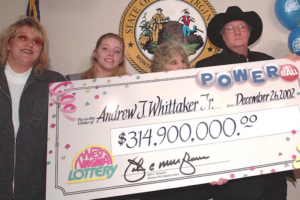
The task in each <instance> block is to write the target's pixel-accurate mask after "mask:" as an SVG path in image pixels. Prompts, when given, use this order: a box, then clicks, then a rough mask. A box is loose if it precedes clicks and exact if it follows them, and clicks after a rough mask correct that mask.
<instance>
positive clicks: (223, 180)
mask: <svg viewBox="0 0 300 200" xmlns="http://www.w3.org/2000/svg"><path fill="white" fill-rule="evenodd" d="M227 182H228V180H227V179H225V178H224V179H223V178H220V179H219V181H218V182H216V181H214V182H211V183H210V184H211V185H224V184H226V183H227Z"/></svg>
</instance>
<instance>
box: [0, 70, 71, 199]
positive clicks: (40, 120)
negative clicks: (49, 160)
mask: <svg viewBox="0 0 300 200" xmlns="http://www.w3.org/2000/svg"><path fill="white" fill-rule="evenodd" d="M61 81H66V79H65V78H64V76H62V75H61V74H59V73H57V72H54V71H49V70H45V71H44V72H43V74H42V75H41V76H35V75H34V69H33V70H32V72H31V74H30V76H29V77H28V80H27V82H26V84H25V87H24V90H23V93H22V95H21V99H20V107H19V119H20V126H19V130H18V134H17V139H16V173H15V200H29V199H30V200H43V199H45V189H46V151H47V124H48V95H49V92H48V91H49V83H51V82H61ZM0 141H1V144H0V172H1V175H0V177H1V178H0V199H1V200H10V199H12V181H13V168H14V127H13V122H12V105H11V97H10V92H9V87H8V83H7V80H6V76H5V73H4V67H0Z"/></svg>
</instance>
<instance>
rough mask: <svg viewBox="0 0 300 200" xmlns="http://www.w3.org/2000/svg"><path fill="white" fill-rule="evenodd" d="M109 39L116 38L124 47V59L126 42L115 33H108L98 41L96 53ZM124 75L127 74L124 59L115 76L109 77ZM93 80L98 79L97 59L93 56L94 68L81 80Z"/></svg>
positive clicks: (85, 73) (86, 72)
mask: <svg viewBox="0 0 300 200" xmlns="http://www.w3.org/2000/svg"><path fill="white" fill-rule="evenodd" d="M108 38H115V39H117V40H118V41H119V42H120V43H121V44H122V47H123V48H122V55H123V57H124V49H125V45H124V41H123V39H122V38H121V37H120V36H119V35H117V34H114V33H106V34H104V35H102V36H101V37H100V38H99V39H98V41H97V44H96V47H95V49H94V51H96V50H97V48H98V47H99V46H100V45H101V44H102V42H104V41H105V40H106V39H108ZM124 74H126V69H125V61H124V59H123V61H122V62H121V63H120V64H119V68H118V71H117V72H116V73H114V74H111V75H110V76H109V77H112V76H118V75H124ZM92 78H97V59H96V58H95V57H94V56H92V66H91V67H90V68H89V69H88V70H87V71H85V72H84V74H83V75H82V77H81V79H92Z"/></svg>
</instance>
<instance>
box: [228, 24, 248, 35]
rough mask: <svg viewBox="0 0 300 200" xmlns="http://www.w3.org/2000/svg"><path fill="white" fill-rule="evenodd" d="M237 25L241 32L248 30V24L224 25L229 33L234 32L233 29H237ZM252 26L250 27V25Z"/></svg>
mask: <svg viewBox="0 0 300 200" xmlns="http://www.w3.org/2000/svg"><path fill="white" fill-rule="evenodd" d="M236 27H237V28H238V29H239V31H241V32H245V31H247V30H248V27H249V26H248V25H246V24H240V25H238V26H233V25H230V26H225V27H224V30H225V31H227V32H228V33H233V31H234V30H235V29H236ZM249 28H250V27H249Z"/></svg>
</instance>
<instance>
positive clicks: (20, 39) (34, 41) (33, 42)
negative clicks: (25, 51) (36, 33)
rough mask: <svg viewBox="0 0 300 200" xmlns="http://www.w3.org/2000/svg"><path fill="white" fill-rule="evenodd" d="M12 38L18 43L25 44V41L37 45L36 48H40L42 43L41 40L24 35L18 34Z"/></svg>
mask: <svg viewBox="0 0 300 200" xmlns="http://www.w3.org/2000/svg"><path fill="white" fill-rule="evenodd" d="M13 37H16V38H18V39H19V41H20V42H27V41H29V40H31V42H32V44H34V45H37V46H42V45H43V43H44V42H43V40H42V39H40V38H29V37H28V36H27V35H24V34H18V35H15V36H13ZM13 37H12V38H13Z"/></svg>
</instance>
